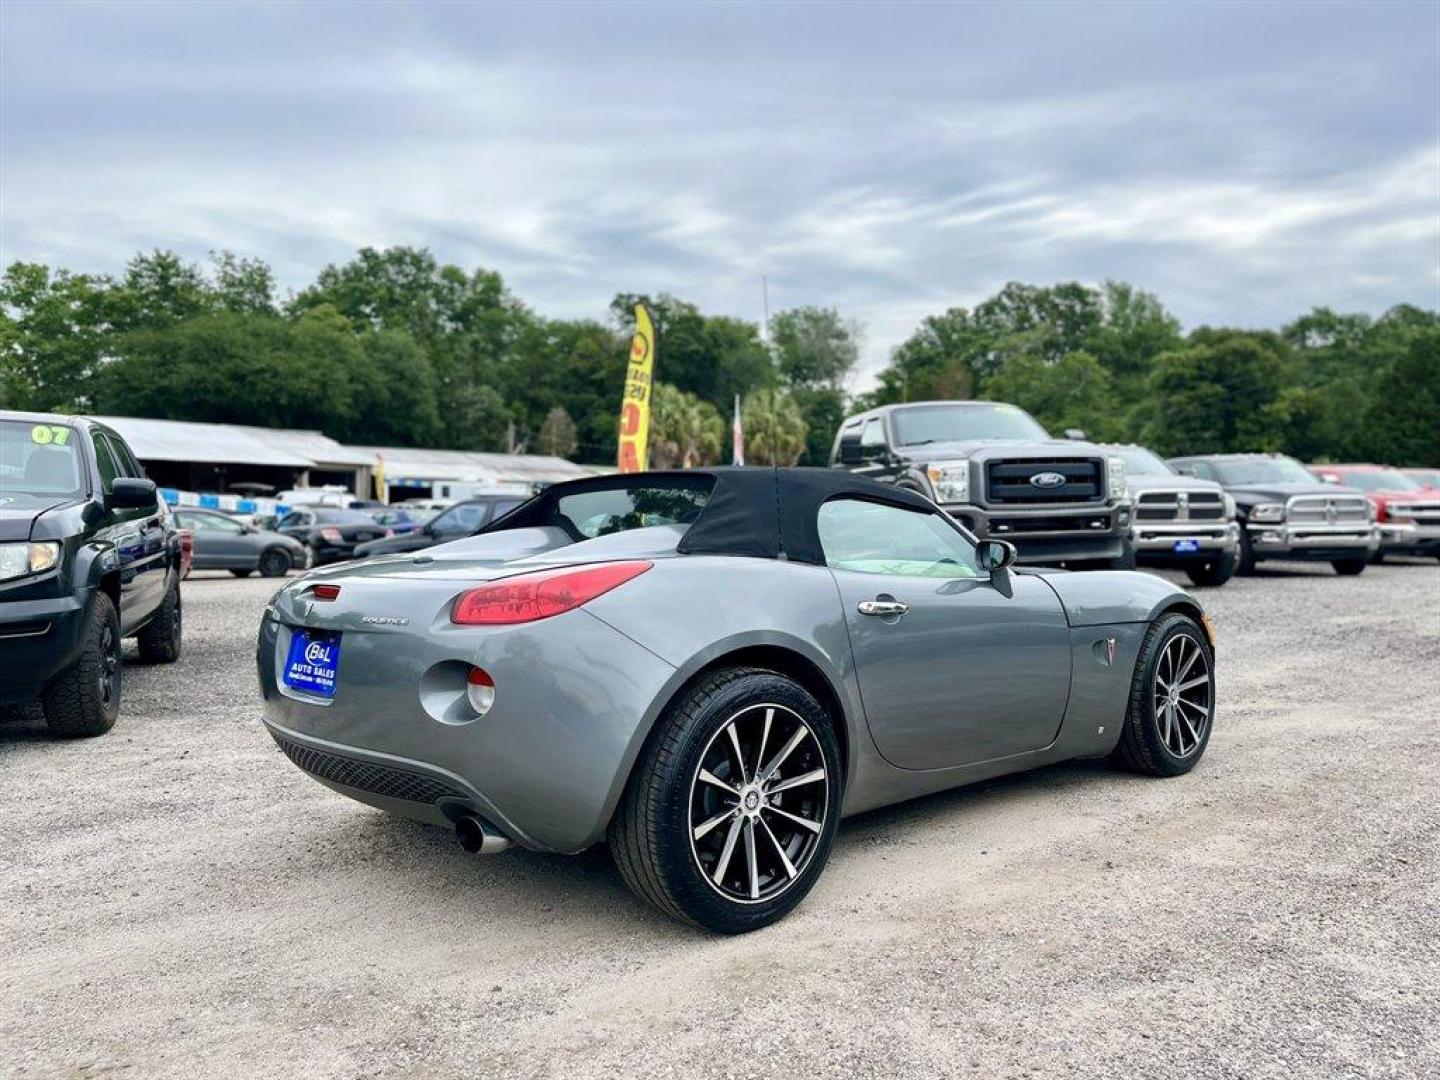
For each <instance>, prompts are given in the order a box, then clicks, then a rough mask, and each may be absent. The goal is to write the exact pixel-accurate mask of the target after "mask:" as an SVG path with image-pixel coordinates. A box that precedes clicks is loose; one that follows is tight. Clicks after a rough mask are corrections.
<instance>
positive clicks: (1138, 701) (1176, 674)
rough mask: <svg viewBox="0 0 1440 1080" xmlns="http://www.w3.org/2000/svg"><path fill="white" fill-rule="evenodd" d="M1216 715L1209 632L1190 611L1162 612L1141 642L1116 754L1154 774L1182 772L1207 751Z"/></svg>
mask: <svg viewBox="0 0 1440 1080" xmlns="http://www.w3.org/2000/svg"><path fill="white" fill-rule="evenodd" d="M1214 719H1215V653H1214V651H1213V650H1212V649H1211V648H1210V642H1209V641H1208V640H1207V639H1206V637H1205V631H1204V630H1203V629H1201V627H1200V624H1199V623H1197V622H1196V621H1195V620H1194V619H1192V618H1191V617H1190V616H1188V615H1182V614H1179V613H1178V612H1172V613H1170V614H1168V615H1162V616H1161V617H1160V618H1158V619H1156V620H1155V621H1154V622H1153V623H1151V624H1150V628H1149V629H1148V630H1146V631H1145V637H1144V640H1142V641H1141V643H1140V654H1139V656H1138V657H1137V658H1136V660H1135V674H1134V675H1133V676H1132V678H1131V681H1130V700H1129V704H1128V707H1127V708H1126V710H1125V721H1124V724H1123V725H1122V726H1121V729H1120V743H1119V745H1118V746H1116V747H1115V752H1114V754H1113V755H1112V757H1113V759H1114V760H1115V761H1116V762H1118V763H1119V764H1121V765H1124V766H1125V767H1126V768H1129V769H1133V770H1134V771H1136V772H1141V773H1146V774H1148V775H1150V776H1179V775H1181V774H1182V773H1187V772H1189V771H1190V770H1191V769H1193V768H1194V767H1195V764H1196V762H1198V761H1199V760H1200V759H1201V757H1203V756H1204V754H1205V748H1206V747H1207V746H1208V745H1209V743H1210V729H1211V727H1212V726H1213V721H1214Z"/></svg>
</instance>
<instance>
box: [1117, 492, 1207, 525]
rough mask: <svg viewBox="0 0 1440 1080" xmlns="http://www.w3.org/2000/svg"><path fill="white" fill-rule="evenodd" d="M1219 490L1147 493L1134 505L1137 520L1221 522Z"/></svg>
mask: <svg viewBox="0 0 1440 1080" xmlns="http://www.w3.org/2000/svg"><path fill="white" fill-rule="evenodd" d="M1224 519H1225V500H1224V498H1223V497H1222V496H1221V494H1220V493H1219V492H1218V491H1146V492H1142V493H1141V495H1140V497H1139V498H1138V499H1137V500H1136V503H1135V520H1136V521H1223V520H1224Z"/></svg>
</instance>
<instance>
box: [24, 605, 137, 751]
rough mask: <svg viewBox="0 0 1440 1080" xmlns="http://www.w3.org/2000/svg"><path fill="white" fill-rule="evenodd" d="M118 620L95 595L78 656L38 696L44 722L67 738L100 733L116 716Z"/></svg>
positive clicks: (82, 630) (110, 606)
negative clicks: (39, 696)
mask: <svg viewBox="0 0 1440 1080" xmlns="http://www.w3.org/2000/svg"><path fill="white" fill-rule="evenodd" d="M121 672H122V668H121V665H120V616H119V615H118V614H117V613H116V611H115V605H114V604H113V603H112V602H111V600H110V597H108V596H107V595H105V594H104V593H102V592H97V593H96V594H95V597H94V599H93V600H91V601H90V607H89V609H88V610H87V611H86V613H85V625H84V627H83V628H82V629H81V631H80V655H79V657H78V658H77V659H76V660H75V663H73V664H71V665H70V666H69V667H68V668H66V669H65V670H64V671H62V672H61V673H60V674H59V675H57V676H55V678H54V679H52V680H51V682H50V685H49V686H47V687H46V688H45V693H44V694H43V695H42V696H41V699H40V706H41V708H42V709H43V710H44V713H45V723H46V724H47V725H48V726H49V728H50V730H51V731H53V732H54V733H55V734H56V735H61V736H63V737H65V738H67V739H80V738H87V737H89V736H93V735H104V734H105V732H107V731H109V730H110V729H111V728H112V727H114V726H115V720H116V718H117V717H118V716H119V715H120V686H121V680H122V676H121Z"/></svg>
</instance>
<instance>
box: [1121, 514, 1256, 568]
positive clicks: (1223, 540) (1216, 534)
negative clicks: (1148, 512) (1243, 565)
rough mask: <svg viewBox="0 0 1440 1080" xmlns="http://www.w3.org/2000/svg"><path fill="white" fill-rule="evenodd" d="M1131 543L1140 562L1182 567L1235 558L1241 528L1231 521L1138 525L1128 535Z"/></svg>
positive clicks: (1150, 564) (1238, 546) (1146, 523)
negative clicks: (1228, 556)
mask: <svg viewBox="0 0 1440 1080" xmlns="http://www.w3.org/2000/svg"><path fill="white" fill-rule="evenodd" d="M1130 543H1131V546H1133V547H1134V549H1135V558H1136V559H1137V560H1138V561H1139V562H1142V563H1145V564H1146V565H1149V566H1174V565H1181V566H1183V565H1186V564H1189V563H1193V562H1196V561H1197V560H1199V561H1205V560H1207V559H1214V558H1217V557H1222V556H1225V555H1235V554H1236V553H1237V552H1238V551H1239V550H1240V526H1239V525H1238V524H1237V523H1236V522H1234V521H1206V522H1164V523H1159V524H1152V523H1148V522H1145V523H1139V522H1137V523H1136V524H1135V525H1134V526H1133V527H1132V529H1131V531H1130ZM1177 545H1178V548H1177ZM1192 548H1193V550H1192Z"/></svg>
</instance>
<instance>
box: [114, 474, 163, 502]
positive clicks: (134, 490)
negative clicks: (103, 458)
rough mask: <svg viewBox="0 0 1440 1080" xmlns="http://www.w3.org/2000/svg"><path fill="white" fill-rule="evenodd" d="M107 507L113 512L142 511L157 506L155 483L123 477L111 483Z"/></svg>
mask: <svg viewBox="0 0 1440 1080" xmlns="http://www.w3.org/2000/svg"><path fill="white" fill-rule="evenodd" d="M105 505H106V506H108V507H109V508H110V509H112V510H142V509H148V508H149V507H152V506H154V505H155V481H153V480H136V479H135V478H134V477H129V476H122V477H119V478H117V479H115V480H112V481H111V482H110V494H109V496H107V497H106V499H105Z"/></svg>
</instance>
